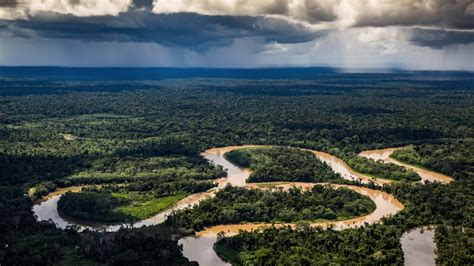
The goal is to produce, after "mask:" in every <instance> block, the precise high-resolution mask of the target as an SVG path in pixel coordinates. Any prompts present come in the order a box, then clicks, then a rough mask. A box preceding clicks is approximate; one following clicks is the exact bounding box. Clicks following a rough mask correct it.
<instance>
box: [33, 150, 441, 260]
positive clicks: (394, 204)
mask: <svg viewBox="0 0 474 266" xmlns="http://www.w3.org/2000/svg"><path fill="white" fill-rule="evenodd" d="M244 147H248V148H257V147H266V146H255V145H249V146H231V147H223V148H213V149H209V150H207V151H205V152H204V153H203V154H202V155H203V156H204V157H205V158H207V159H208V160H209V161H210V162H212V163H213V164H215V165H220V166H222V167H223V168H224V169H226V171H227V173H228V176H227V178H221V179H219V180H217V183H218V188H217V189H211V190H210V191H208V192H204V193H198V194H193V195H191V196H189V197H187V198H185V199H183V200H181V201H179V202H178V203H177V204H175V205H174V206H172V207H171V208H169V209H168V210H166V211H164V212H161V213H159V214H157V215H155V216H153V217H151V218H148V219H145V220H142V221H140V222H138V223H135V224H133V225H124V224H118V225H102V224H91V223H84V222H79V221H73V220H69V219H68V220H66V219H64V218H62V217H60V216H59V214H58V212H57V202H58V200H59V197H60V196H61V195H62V194H63V193H65V192H67V191H73V192H74V191H75V192H77V191H80V187H71V188H66V189H62V190H58V191H56V192H53V193H51V194H49V195H48V196H46V197H45V198H44V200H43V201H42V202H41V203H39V204H36V205H35V206H34V207H33V211H34V213H35V214H36V215H37V217H38V219H39V220H49V219H51V220H52V221H53V222H54V223H56V224H57V225H58V226H59V227H61V228H65V227H66V226H67V225H73V224H74V225H78V226H80V229H85V228H90V229H95V230H106V231H116V230H118V229H119V228H120V227H122V226H133V227H141V226H144V225H153V224H159V223H162V222H163V221H164V220H165V219H166V216H167V215H169V214H170V213H171V212H172V211H173V210H178V209H183V208H186V207H190V206H193V205H195V204H197V203H199V202H200V201H201V200H204V199H206V198H209V197H212V196H213V195H214V194H215V192H216V191H217V190H218V189H220V188H223V187H224V186H226V185H227V184H232V185H234V186H247V187H250V188H255V187H257V186H259V185H256V184H247V183H246V179H247V178H248V177H249V176H250V171H248V170H246V169H242V168H239V167H237V166H235V165H233V164H232V163H230V162H229V161H227V160H226V159H225V158H224V153H226V152H228V151H231V150H235V149H240V148H244ZM309 151H311V150H309ZM311 152H312V153H313V154H314V155H315V156H316V157H318V158H319V159H320V160H321V161H323V162H326V163H327V164H328V165H329V166H330V167H331V168H332V169H333V170H334V171H335V172H337V173H339V174H341V176H342V177H343V178H345V179H348V180H360V181H362V182H365V183H367V182H369V180H371V179H372V178H371V177H369V176H365V175H363V174H360V173H357V172H355V171H353V170H351V169H350V167H348V166H347V164H345V163H344V162H343V161H342V160H340V159H339V158H337V157H335V156H332V155H330V154H327V153H324V152H318V151H311ZM391 152H393V150H392V151H391ZM391 152H390V151H387V150H379V151H368V152H365V153H362V154H361V156H365V157H368V158H374V159H382V160H384V161H385V160H387V162H388V160H393V159H391V158H390V154H391ZM377 156H378V157H377ZM397 164H400V165H403V166H406V165H404V164H401V163H400V162H398V163H397ZM407 167H411V168H413V169H414V170H415V167H412V166H407ZM417 170H418V169H417ZM420 170H423V169H420ZM423 171H426V170H423ZM426 172H429V171H426ZM429 173H431V172H429ZM430 176H431V177H432V178H433V179H435V180H441V178H439V177H436V175H435V174H431V175H430ZM422 178H423V177H422ZM425 178H428V177H425ZM447 178H449V177H447ZM449 179H450V178H449ZM444 180H445V181H446V182H447V179H444ZM375 181H376V183H378V184H385V183H388V182H390V181H388V180H383V179H377V180H375ZM275 185H276V186H281V187H283V188H288V187H290V186H297V187H301V188H306V189H307V188H310V187H312V186H313V185H314V184H312V183H298V182H295V183H278V184H275V183H274V184H273V186H275ZM331 186H334V187H335V188H337V187H346V188H349V189H352V190H354V191H356V192H358V193H361V194H363V195H366V196H368V197H370V198H371V199H372V200H373V201H374V202H375V204H376V210H375V211H374V212H372V213H370V214H368V215H365V216H362V217H357V218H353V219H349V220H344V221H328V222H322V223H314V224H312V225H313V226H323V227H324V226H329V225H332V226H334V227H335V228H337V229H345V228H350V227H355V226H362V225H363V224H364V223H366V222H367V223H374V222H377V221H379V220H380V219H381V218H382V217H385V216H388V215H393V214H395V213H396V212H398V211H400V210H401V209H403V205H402V204H401V203H400V202H398V201H397V200H396V199H395V198H394V197H393V196H392V195H390V194H387V193H385V192H381V191H377V190H372V189H368V188H363V187H357V186H349V185H331ZM262 189H267V188H262ZM284 225H290V226H295V225H294V224H279V225H276V226H277V227H278V226H284ZM265 226H269V225H268V224H235V225H220V226H214V227H209V228H206V229H205V230H203V231H201V232H197V233H196V236H190V237H185V238H182V239H180V240H179V243H180V244H183V254H184V255H185V256H186V257H187V258H188V259H190V260H194V261H198V262H199V263H200V264H201V265H228V264H227V263H225V262H224V261H222V260H221V259H220V258H219V257H218V256H217V254H216V253H215V252H214V250H213V244H214V243H215V241H216V235H217V233H219V232H224V233H225V234H226V235H233V234H237V233H238V232H239V230H247V231H248V230H256V229H260V228H262V227H265ZM414 248H415V247H414ZM404 250H405V249H404ZM413 252H415V253H416V251H413ZM406 256H407V255H406ZM415 256H416V255H415Z"/></svg>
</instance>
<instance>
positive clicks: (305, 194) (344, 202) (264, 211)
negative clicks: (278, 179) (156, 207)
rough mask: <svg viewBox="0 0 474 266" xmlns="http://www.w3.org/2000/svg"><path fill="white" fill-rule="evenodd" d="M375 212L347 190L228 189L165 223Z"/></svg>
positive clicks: (315, 218)
mask: <svg viewBox="0 0 474 266" xmlns="http://www.w3.org/2000/svg"><path fill="white" fill-rule="evenodd" d="M374 210H375V203H374V202H373V201H371V200H370V198H369V197H367V196H362V195H360V194H358V193H357V192H354V191H352V190H350V189H345V188H339V189H332V188H327V187H323V186H319V185H316V186H314V187H313V188H312V189H311V190H307V191H301V190H300V189H298V188H290V189H289V190H288V191H279V190H277V191H264V190H260V189H246V188H238V187H231V186H228V187H226V188H225V189H223V190H221V191H219V192H217V194H216V196H215V197H214V198H211V199H207V200H205V201H202V202H201V203H199V205H198V206H196V207H194V208H190V209H185V210H182V211H178V212H176V213H175V214H174V215H173V216H171V217H169V218H168V221H167V223H168V224H173V225H175V226H179V227H184V228H192V229H195V230H202V229H203V228H204V227H205V226H210V225H217V224H233V223H241V222H266V223H272V222H275V223H278V222H299V221H319V220H336V219H348V218H351V217H354V216H361V215H364V214H367V213H370V212H372V211H374Z"/></svg>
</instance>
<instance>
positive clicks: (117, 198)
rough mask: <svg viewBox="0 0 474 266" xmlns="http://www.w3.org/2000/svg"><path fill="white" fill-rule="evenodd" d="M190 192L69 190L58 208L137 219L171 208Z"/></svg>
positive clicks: (91, 217)
mask: <svg viewBox="0 0 474 266" xmlns="http://www.w3.org/2000/svg"><path fill="white" fill-rule="evenodd" d="M185 196H186V194H178V195H173V196H167V197H162V198H154V197H153V195H150V194H143V193H136V192H130V193H108V192H80V193H71V192H68V193H66V194H64V195H63V196H61V198H60V199H59V202H58V211H59V212H60V213H61V214H64V215H66V216H68V217H71V218H77V219H81V220H85V221H96V222H106V223H114V222H134V221H139V220H143V219H146V218H148V217H151V216H153V215H155V214H157V213H159V212H160V211H162V210H164V209H166V208H168V207H169V206H171V205H173V204H174V203H176V202H178V201H179V200H181V199H183V198H184V197H185Z"/></svg>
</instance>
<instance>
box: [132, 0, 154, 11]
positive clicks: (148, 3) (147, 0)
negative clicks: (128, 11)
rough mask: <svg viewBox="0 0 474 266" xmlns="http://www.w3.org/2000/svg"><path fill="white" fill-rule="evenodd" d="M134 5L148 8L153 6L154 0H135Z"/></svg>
mask: <svg viewBox="0 0 474 266" xmlns="http://www.w3.org/2000/svg"><path fill="white" fill-rule="evenodd" d="M133 6H134V7H136V8H147V9H151V8H152V7H153V0H133Z"/></svg>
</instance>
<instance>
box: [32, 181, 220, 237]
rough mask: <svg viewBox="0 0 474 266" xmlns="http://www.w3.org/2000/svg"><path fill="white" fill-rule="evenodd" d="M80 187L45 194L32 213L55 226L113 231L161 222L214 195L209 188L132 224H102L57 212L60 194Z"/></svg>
mask: <svg viewBox="0 0 474 266" xmlns="http://www.w3.org/2000/svg"><path fill="white" fill-rule="evenodd" d="M81 189H82V187H69V188H62V189H58V190H57V191H55V192H52V193H50V194H48V195H47V196H45V197H44V198H43V199H42V200H41V201H40V202H38V203H37V204H35V205H33V213H34V214H35V215H36V217H37V219H38V220H39V221H48V220H51V221H52V222H53V223H54V224H56V226H57V227H59V228H63V229H65V228H66V227H68V226H76V227H77V229H78V230H79V231H82V230H85V229H91V230H97V231H107V232H115V231H118V230H119V229H120V228H122V227H133V228H138V227H142V226H148V225H154V224H160V223H163V222H164V221H165V220H166V217H167V216H168V215H170V214H171V213H172V212H173V211H175V210H181V209H184V208H187V207H191V206H193V205H195V204H197V203H199V202H200V201H202V200H204V199H207V198H209V197H212V196H214V194H215V189H211V190H209V191H207V192H202V193H196V194H193V195H190V196H188V197H186V198H184V199H182V200H180V201H179V202H177V203H176V204H175V205H173V206H172V207H170V208H168V209H166V210H165V211H163V212H160V213H158V214H157V215H155V216H152V217H150V218H147V219H145V220H141V221H139V222H137V223H134V224H125V223H120V224H102V223H98V222H88V221H82V220H77V219H72V218H69V217H67V218H66V217H62V216H60V215H59V213H58V201H59V198H60V197H61V195H63V194H64V193H66V192H69V191H70V192H79V191H81Z"/></svg>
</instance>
